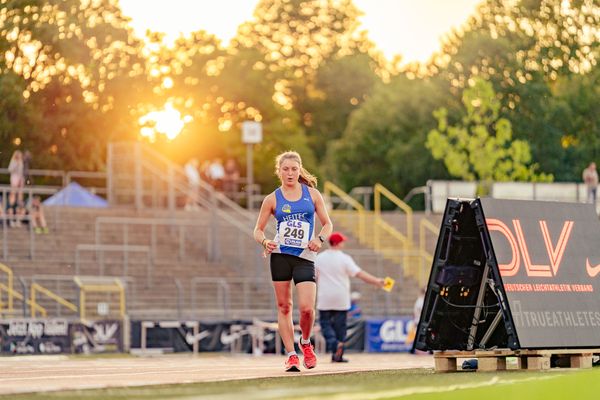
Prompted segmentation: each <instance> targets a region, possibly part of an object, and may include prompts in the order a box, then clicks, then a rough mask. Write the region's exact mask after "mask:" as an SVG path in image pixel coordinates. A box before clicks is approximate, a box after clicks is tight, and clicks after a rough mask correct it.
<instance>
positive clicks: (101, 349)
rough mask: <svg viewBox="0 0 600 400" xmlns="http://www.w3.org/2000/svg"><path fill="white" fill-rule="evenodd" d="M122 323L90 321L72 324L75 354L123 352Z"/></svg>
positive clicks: (72, 341)
mask: <svg viewBox="0 0 600 400" xmlns="http://www.w3.org/2000/svg"><path fill="white" fill-rule="evenodd" d="M122 337H123V336H122V334H121V321H116V320H114V321H113V320H107V321H89V322H86V323H83V322H82V323H75V324H71V344H72V346H73V352H74V353H84V354H94V353H116V352H119V351H122V350H123V341H122Z"/></svg>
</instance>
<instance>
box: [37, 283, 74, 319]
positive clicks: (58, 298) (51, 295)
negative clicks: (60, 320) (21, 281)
mask: <svg viewBox="0 0 600 400" xmlns="http://www.w3.org/2000/svg"><path fill="white" fill-rule="evenodd" d="M38 292H39V293H40V294H43V295H45V296H47V297H49V298H51V299H52V300H54V301H55V302H57V303H58V304H60V305H62V306H63V307H66V308H68V309H69V310H71V311H73V312H75V313H77V311H78V307H77V305H75V304H73V303H72V302H70V301H68V300H67V299H65V298H63V297H61V296H59V295H58V294H56V293H54V292H53V291H51V290H50V289H47V288H46V287H44V286H42V285H40V284H38V283H35V282H33V283H32V284H31V290H30V296H31V297H30V300H29V301H30V304H31V318H35V316H36V310H38V308H39V307H38V304H37V294H38ZM59 316H60V313H59Z"/></svg>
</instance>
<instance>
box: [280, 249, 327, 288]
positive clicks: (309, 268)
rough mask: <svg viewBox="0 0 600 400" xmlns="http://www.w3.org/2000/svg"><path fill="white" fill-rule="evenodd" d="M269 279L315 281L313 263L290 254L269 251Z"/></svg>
mask: <svg viewBox="0 0 600 400" xmlns="http://www.w3.org/2000/svg"><path fill="white" fill-rule="evenodd" d="M271 279H272V280H273V281H274V282H281V281H291V280H292V279H294V284H296V285H297V284H299V283H300V282H316V281H317V280H316V277H315V263H314V262H312V261H310V260H306V259H304V258H300V257H296V256H292V255H290V254H281V253H271Z"/></svg>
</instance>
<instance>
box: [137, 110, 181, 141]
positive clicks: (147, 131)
mask: <svg viewBox="0 0 600 400" xmlns="http://www.w3.org/2000/svg"><path fill="white" fill-rule="evenodd" d="M191 120H192V117H191V116H189V115H186V116H184V117H182V116H181V113H180V112H179V111H178V110H177V109H175V108H174V107H173V104H171V103H170V102H168V103H166V104H165V107H164V109H162V110H159V111H152V112H149V113H148V114H146V115H144V116H142V117H140V119H139V120H138V122H139V124H140V126H141V129H140V134H141V135H142V136H143V137H147V138H148V139H150V141H151V142H154V141H155V140H156V138H157V136H158V135H165V136H166V137H167V139H168V140H173V139H175V138H176V137H177V136H178V135H179V134H180V133H181V130H182V129H183V127H184V126H185V124H186V123H188V122H190V121H191Z"/></svg>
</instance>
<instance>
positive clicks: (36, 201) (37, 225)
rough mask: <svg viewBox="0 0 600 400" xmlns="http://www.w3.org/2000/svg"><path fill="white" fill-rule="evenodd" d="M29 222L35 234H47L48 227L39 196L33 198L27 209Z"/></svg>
mask: <svg viewBox="0 0 600 400" xmlns="http://www.w3.org/2000/svg"><path fill="white" fill-rule="evenodd" d="M28 213H29V221H30V223H31V226H32V227H33V230H34V232H35V233H37V234H40V233H48V225H47V224H46V217H45V216H44V209H43V208H42V200H41V199H40V196H37V195H36V196H33V197H32V198H31V202H30V204H29V207H28Z"/></svg>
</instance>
